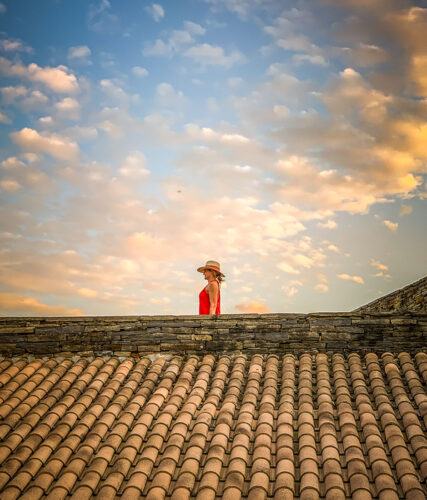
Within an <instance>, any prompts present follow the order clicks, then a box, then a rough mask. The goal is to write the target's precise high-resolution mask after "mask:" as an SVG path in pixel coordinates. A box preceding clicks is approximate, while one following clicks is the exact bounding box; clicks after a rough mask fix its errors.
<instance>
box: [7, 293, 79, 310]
mask: <svg viewBox="0 0 427 500" xmlns="http://www.w3.org/2000/svg"><path fill="white" fill-rule="evenodd" d="M0 309H1V310H2V311H4V312H5V313H7V314H9V315H14V314H18V315H20V314H22V313H24V314H26V315H34V316H83V315H84V313H83V311H81V310H80V309H75V308H71V309H70V308H68V307H66V306H63V305H49V304H44V303H43V302H41V301H40V300H39V299H37V298H36V297H28V296H25V295H19V294H16V293H7V292H0Z"/></svg>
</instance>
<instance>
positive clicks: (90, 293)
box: [77, 287, 99, 299]
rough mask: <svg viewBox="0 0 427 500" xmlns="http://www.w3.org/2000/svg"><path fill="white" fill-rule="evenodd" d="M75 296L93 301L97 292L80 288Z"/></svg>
mask: <svg viewBox="0 0 427 500" xmlns="http://www.w3.org/2000/svg"><path fill="white" fill-rule="evenodd" d="M77 294H78V295H80V296H81V297H85V298H87V299H94V298H96V297H98V295H99V294H98V291H97V290H94V289H93V288H87V287H82V288H79V289H78V290H77Z"/></svg>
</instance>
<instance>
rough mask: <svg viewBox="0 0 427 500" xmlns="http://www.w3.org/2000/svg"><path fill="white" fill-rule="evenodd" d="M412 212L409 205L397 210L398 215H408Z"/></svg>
mask: <svg viewBox="0 0 427 500" xmlns="http://www.w3.org/2000/svg"><path fill="white" fill-rule="evenodd" d="M412 212H413V208H412V207H411V206H410V205H402V206H401V207H400V209H399V215H400V216H403V215H409V214H411V213H412Z"/></svg>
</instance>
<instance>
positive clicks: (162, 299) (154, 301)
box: [150, 297, 171, 306]
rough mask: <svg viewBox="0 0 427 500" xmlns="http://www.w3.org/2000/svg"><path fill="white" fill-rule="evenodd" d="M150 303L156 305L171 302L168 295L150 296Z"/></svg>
mask: <svg viewBox="0 0 427 500" xmlns="http://www.w3.org/2000/svg"><path fill="white" fill-rule="evenodd" d="M150 302H151V304H155V305H156V306H165V305H168V304H170V303H171V299H170V298H169V297H159V298H156V297H152V298H151V299H150Z"/></svg>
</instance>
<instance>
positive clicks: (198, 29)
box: [184, 21, 206, 35]
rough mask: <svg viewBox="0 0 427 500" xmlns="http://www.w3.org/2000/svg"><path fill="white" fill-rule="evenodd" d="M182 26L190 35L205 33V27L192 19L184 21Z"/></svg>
mask: <svg viewBox="0 0 427 500" xmlns="http://www.w3.org/2000/svg"><path fill="white" fill-rule="evenodd" d="M184 28H185V29H186V31H188V32H189V33H191V34H192V35H204V34H205V33H206V29H205V28H203V26H200V24H197V23H193V22H192V21H184Z"/></svg>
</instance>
